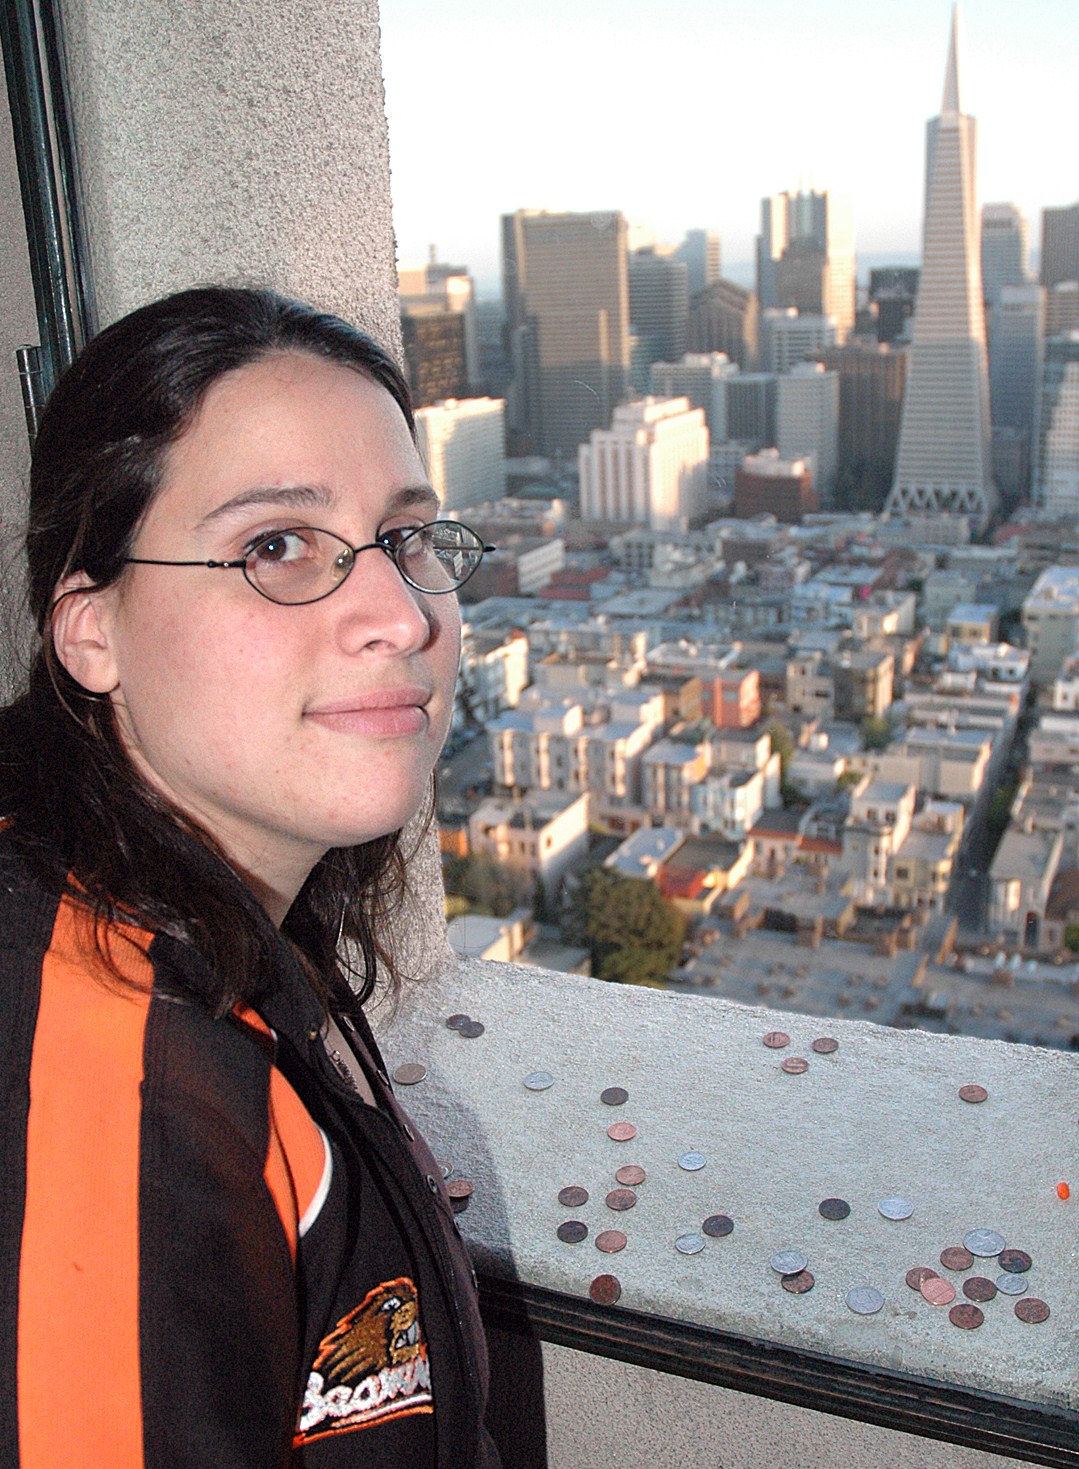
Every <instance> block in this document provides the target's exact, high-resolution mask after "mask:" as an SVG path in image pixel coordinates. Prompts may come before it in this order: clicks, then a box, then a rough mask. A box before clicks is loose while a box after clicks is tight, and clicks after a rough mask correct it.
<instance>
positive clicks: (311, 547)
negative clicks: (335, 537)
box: [247, 530, 315, 564]
mask: <svg viewBox="0 0 1079 1469" xmlns="http://www.w3.org/2000/svg"><path fill="white" fill-rule="evenodd" d="M247 554H248V556H249V557H254V559H255V560H256V561H258V562H261V563H262V564H266V563H267V562H277V563H280V562H282V561H302V560H303V559H304V558H306V557H308V556H313V555H314V554H315V543H314V537H313V535H312V534H311V532H309V531H305V530H276V531H273V532H272V533H271V534H270V535H266V536H260V537H259V539H258V540H257V541H255V542H254V543H253V545H252V546H251V547H250V549H249V550H248V552H247Z"/></svg>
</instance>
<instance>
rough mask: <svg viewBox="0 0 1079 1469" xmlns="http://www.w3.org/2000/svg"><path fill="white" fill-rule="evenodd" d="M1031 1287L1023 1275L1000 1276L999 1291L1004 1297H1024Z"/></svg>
mask: <svg viewBox="0 0 1079 1469" xmlns="http://www.w3.org/2000/svg"><path fill="white" fill-rule="evenodd" d="M1029 1289H1030V1285H1029V1283H1028V1281H1027V1280H1025V1279H1024V1277H1023V1276H1022V1275H998V1276H997V1290H998V1291H1000V1293H1001V1295H1002V1296H1024V1295H1026V1293H1027V1291H1028V1290H1029Z"/></svg>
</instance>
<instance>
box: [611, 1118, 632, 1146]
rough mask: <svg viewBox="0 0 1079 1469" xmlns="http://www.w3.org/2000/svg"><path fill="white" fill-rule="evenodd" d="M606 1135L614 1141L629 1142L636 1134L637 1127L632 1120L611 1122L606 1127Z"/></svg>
mask: <svg viewBox="0 0 1079 1469" xmlns="http://www.w3.org/2000/svg"><path fill="white" fill-rule="evenodd" d="M607 1136H608V1137H609V1138H613V1140H614V1141H615V1142H616V1143H629V1142H632V1141H633V1139H634V1138H635V1137H636V1136H637V1129H636V1128H635V1127H634V1125H633V1123H632V1122H612V1123H611V1125H610V1127H608V1129H607Z"/></svg>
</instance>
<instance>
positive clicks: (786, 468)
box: [734, 449, 820, 525]
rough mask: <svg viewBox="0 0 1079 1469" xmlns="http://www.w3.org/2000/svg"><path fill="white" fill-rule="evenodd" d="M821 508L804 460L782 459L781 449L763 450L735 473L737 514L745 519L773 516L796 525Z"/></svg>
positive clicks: (750, 457) (740, 466)
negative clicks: (805, 516)
mask: <svg viewBox="0 0 1079 1469" xmlns="http://www.w3.org/2000/svg"><path fill="white" fill-rule="evenodd" d="M819 508H820V502H819V501H818V499H817V494H816V491H815V490H814V488H813V474H812V471H811V469H810V467H809V465H808V464H807V463H806V462H805V460H804V459H783V458H781V457H780V454H779V451H778V449H762V450H761V452H760V453H759V454H751V455H750V456H749V457H748V459H746V460H745V461H744V462H743V463H742V464H741V465H739V467H738V469H737V470H735V474H734V513H735V515H736V516H738V517H739V518H740V519H742V520H751V519H752V518H753V516H754V515H774V516H775V518H776V519H777V520H778V521H780V522H781V523H782V524H784V525H797V524H798V522H799V521H800V520H801V519H802V517H803V516H804V515H809V514H810V513H811V512H812V511H814V510H818V509H819Z"/></svg>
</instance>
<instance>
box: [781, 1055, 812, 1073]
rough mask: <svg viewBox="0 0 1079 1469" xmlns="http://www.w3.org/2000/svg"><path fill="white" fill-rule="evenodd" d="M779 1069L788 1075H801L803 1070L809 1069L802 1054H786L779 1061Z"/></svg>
mask: <svg viewBox="0 0 1079 1469" xmlns="http://www.w3.org/2000/svg"><path fill="white" fill-rule="evenodd" d="M779 1069H780V1071H785V1072H786V1073H787V1075H788V1076H801V1074H802V1072H803V1071H808V1070H809V1062H808V1061H807V1060H806V1059H805V1057H804V1056H786V1057H784V1059H783V1060H782V1061H780V1063H779Z"/></svg>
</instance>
